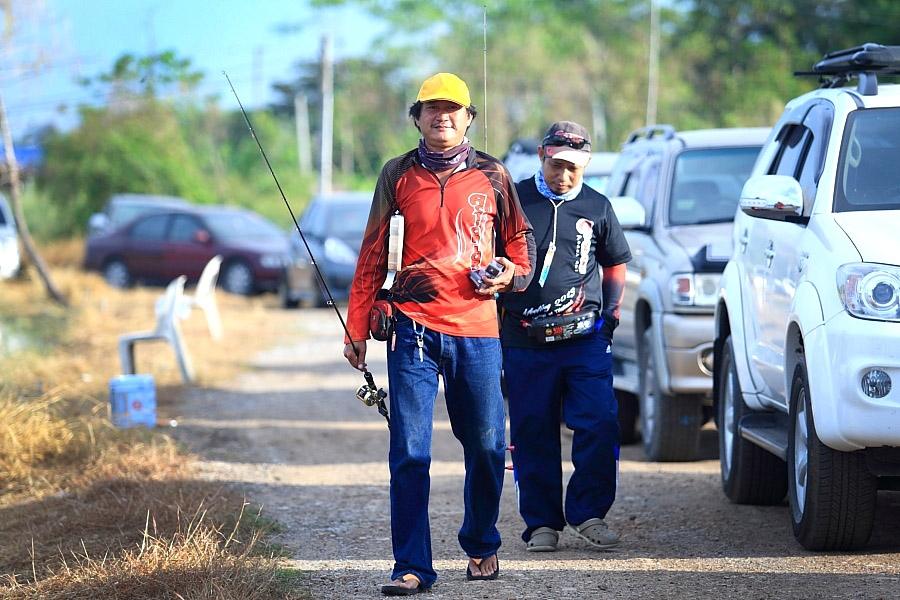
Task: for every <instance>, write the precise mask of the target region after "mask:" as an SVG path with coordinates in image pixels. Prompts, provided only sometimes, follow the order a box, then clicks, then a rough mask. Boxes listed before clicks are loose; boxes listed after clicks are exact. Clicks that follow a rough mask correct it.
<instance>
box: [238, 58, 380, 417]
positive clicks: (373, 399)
mask: <svg viewBox="0 0 900 600" xmlns="http://www.w3.org/2000/svg"><path fill="white" fill-rule="evenodd" d="M222 74H223V75H225V80H226V81H228V86H229V87H230V88H231V93H232V94H234V98H235V100H237V103H238V106H239V107H240V109H241V114H242V115H243V116H244V121H245V122H246V123H247V129H249V130H250V135H251V136H252V137H253V140H254V141H255V142H256V147H257V148H259V153H260V154H261V155H262V157H263V161H265V163H266V167H268V169H269V173H271V175H272V179H274V180H275V187H277V188H278V193H279V194H281V199H282V200H283V201H284V205H285V206H286V207H287V209H288V212H289V213H290V215H291V220H292V221H293V222H294V227H296V229H297V233H299V234H300V239H301V240H302V241H303V245H304V247H305V248H306V253H307V254H308V255H309V260H310V262H311V264H312V266H313V268H314V269H315V272H316V277H317V278H318V280H319V283H320V284H321V285H322V289H323V290H324V291H325V294H326V295H327V296H328V304H329V305H330V306H331V307H332V308H334V312H335V314H336V315H337V317H338V320H339V321H340V322H341V327H342V328H343V329H344V333H345V334H347V339H349V340H350V345H351V346H352V348H353V352H354V353H355V354H356V357H357V358H359V349H358V348H357V347H356V343H355V342H354V341H353V337H352V336H351V335H350V331H349V330H348V329H347V323H346V322H345V321H344V316H343V315H342V314H341V311H340V310H339V309H338V307H337V304H336V303H335V301H334V296H332V295H331V290H330V289H329V288H328V284H327V283H326V281H325V277H323V276H322V271H321V270H320V269H319V265H318V263H317V262H316V257H315V256H314V255H313V253H312V250H311V249H310V247H309V243H308V242H307V241H306V236H305V235H303V230H302V229H301V228H300V223H299V222H298V221H297V217H296V216H295V215H294V210H293V209H292V208H291V204H290V202H288V199H287V196H286V195H285V193H284V190H283V189H282V187H281V183H280V182H279V181H278V176H277V175H275V169H273V168H272V163H270V162H269V157H268V156H267V155H266V151H265V150H264V149H263V146H262V143H261V142H260V141H259V138H258V137H257V135H256V131H255V130H254V129H253V123H251V122H250V116H249V115H248V114H247V111H246V110H244V104H243V103H242V102H241V99H240V97H239V96H238V93H237V90H235V89H234V84H233V83H231V78H230V77H229V76H228V73H226V72H225V71H222ZM362 372H363V377H364V378H365V380H366V383H365V384H364V385H361V386H360V387H359V389H358V390H356V397H357V399H359V400H360V401H361V402H362V403H363V404H365V405H366V406H374V407H376V408H377V409H378V412H379V414H381V416H383V417H384V419H385V421H387V424H388V428H390V426H391V419H390V416H389V415H388V409H387V405H386V404H385V401H384V399H385V398H387V392H385V391H384V389H383V388H380V387H378V386H376V385H375V378H374V377H373V376H372V373H371V372H370V371H369V370H368V369H366V368H363V369H362Z"/></svg>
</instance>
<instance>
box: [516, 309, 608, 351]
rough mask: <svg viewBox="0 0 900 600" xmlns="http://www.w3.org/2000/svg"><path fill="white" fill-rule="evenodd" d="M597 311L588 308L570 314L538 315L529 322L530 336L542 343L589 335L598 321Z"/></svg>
mask: <svg viewBox="0 0 900 600" xmlns="http://www.w3.org/2000/svg"><path fill="white" fill-rule="evenodd" d="M597 316H598V315H597V311H596V310H588V311H584V312H578V313H572V314H569V315H549V316H546V317H537V318H535V319H532V320H531V321H529V322H528V324H527V325H526V326H527V328H528V329H527V331H528V336H529V337H531V338H532V339H534V340H535V341H537V342H540V343H542V344H552V343H554V342H562V341H565V340H570V339H572V338H575V337H581V336H584V335H588V334H590V333H592V332H593V331H594V325H595V324H596V323H597Z"/></svg>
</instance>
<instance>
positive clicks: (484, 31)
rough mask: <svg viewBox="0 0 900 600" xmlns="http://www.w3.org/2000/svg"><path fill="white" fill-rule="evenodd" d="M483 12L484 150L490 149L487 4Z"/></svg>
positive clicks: (483, 7)
mask: <svg viewBox="0 0 900 600" xmlns="http://www.w3.org/2000/svg"><path fill="white" fill-rule="evenodd" d="M482 9H483V12H482V13H481V15H482V21H481V35H482V38H481V39H482V48H483V49H484V118H482V120H481V122H482V123H484V125H483V127H482V128H483V129H484V151H485V152H487V151H488V147H487V145H488V143H487V142H488V130H487V4H485V5H483V6H482Z"/></svg>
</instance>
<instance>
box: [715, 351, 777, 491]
mask: <svg viewBox="0 0 900 600" xmlns="http://www.w3.org/2000/svg"><path fill="white" fill-rule="evenodd" d="M716 366H717V370H718V377H719V397H718V398H716V404H717V408H718V412H719V414H718V418H719V427H718V429H719V468H720V471H721V474H722V490H723V491H724V492H725V495H726V496H728V499H729V500H731V501H732V502H734V503H736V504H779V503H780V502H781V501H782V500H784V495H785V494H786V493H787V463H785V462H784V461H783V460H781V459H780V458H778V457H777V456H775V455H774V454H772V453H771V452H768V451H766V450H763V449H762V448H760V447H759V446H757V445H756V444H753V443H751V442H749V441H748V440H745V439H744V438H742V437H741V435H740V432H739V431H738V423H740V420H741V417H743V416H744V415H746V414H748V413H749V412H750V410H749V409H748V408H747V406H746V405H745V404H744V400H743V397H742V396H741V385H740V382H739V381H738V377H737V369H736V368H735V365H734V347H733V346H732V342H731V336H729V337H728V338H727V339H726V340H725V344H724V345H723V347H722V358H721V361H720V364H718V365H716Z"/></svg>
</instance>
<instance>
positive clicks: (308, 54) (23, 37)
mask: <svg viewBox="0 0 900 600" xmlns="http://www.w3.org/2000/svg"><path fill="white" fill-rule="evenodd" d="M30 2H36V3H37V4H36V6H40V5H43V10H40V11H38V12H37V15H36V16H34V18H31V17H32V14H25V15H20V16H18V23H19V29H18V30H17V33H16V38H15V39H14V40H13V44H15V47H16V48H17V51H16V54H15V56H14V57H13V62H17V63H18V64H22V63H27V62H31V61H30V60H29V59H30V58H32V57H35V56H41V55H43V60H42V63H43V65H42V66H41V67H40V68H39V69H30V68H28V69H21V68H15V69H14V68H10V67H0V92H2V93H3V98H4V101H5V102H6V106H7V111H8V113H9V119H10V124H11V126H12V128H13V133H14V135H16V136H19V135H21V134H22V133H23V132H25V131H27V130H28V129H31V128H35V127H39V126H40V125H42V124H44V123H47V122H54V123H56V124H57V125H58V126H61V127H68V126H71V125H72V124H73V123H74V122H75V117H74V116H73V111H71V110H68V111H60V106H62V105H68V106H70V107H72V106H75V105H77V104H78V103H90V102H91V94H90V93H89V92H88V91H87V90H85V89H83V88H82V87H80V86H79V85H78V84H77V83H76V82H75V81H76V79H77V78H78V77H85V76H88V77H89V76H93V75H96V74H98V73H101V72H106V71H109V70H110V68H111V67H112V64H113V61H114V60H115V59H116V58H118V57H119V56H121V55H122V54H124V53H126V52H130V53H134V54H137V55H139V56H142V55H146V54H148V53H150V52H154V51H156V52H159V51H162V50H167V49H174V50H175V51H176V52H177V54H178V55H179V56H181V57H185V58H189V59H191V61H192V63H193V65H194V66H195V67H196V68H198V69H200V70H202V71H204V72H205V74H206V77H205V79H204V84H203V85H202V87H201V94H203V95H209V94H218V95H219V96H220V98H221V103H222V105H223V106H228V107H230V106H232V105H233V104H234V102H233V100H232V98H231V95H230V92H228V88H227V86H226V82H225V81H224V78H223V77H222V75H221V72H222V71H223V70H225V71H227V72H228V74H229V76H230V77H231V79H232V81H233V82H234V84H235V87H236V88H237V89H238V92H239V93H240V94H241V99H242V100H243V101H244V104H245V105H249V106H254V105H258V104H263V103H265V102H266V101H268V100H270V99H271V98H272V96H271V95H270V92H269V89H270V84H271V83H273V82H275V81H283V80H285V79H286V78H287V77H289V76H290V75H291V73H292V72H293V71H292V68H291V67H292V65H293V64H294V63H295V62H296V61H298V60H301V59H308V58H312V57H314V56H316V55H317V54H318V52H319V48H320V44H321V36H322V35H323V34H324V33H329V34H331V36H332V39H333V48H334V54H335V55H336V56H338V57H340V56H348V55H358V54H361V53H363V52H365V50H366V49H367V48H368V47H369V44H370V42H371V41H372V39H373V38H374V37H375V36H376V35H377V34H379V33H381V31H382V30H383V26H382V25H381V24H379V23H377V21H375V20H374V19H373V18H372V17H370V16H369V15H367V14H366V13H364V12H362V11H360V10H359V9H355V8H346V7H344V8H329V9H314V8H311V7H310V6H309V3H308V2H307V1H306V0H281V1H279V0H43V2H41V0H27V2H25V4H29V3H30ZM14 4H19V5H20V6H21V3H19V2H14ZM24 10H26V11H27V10H29V9H24ZM283 25H293V26H296V27H295V30H294V31H292V32H290V33H281V32H279V29H278V26H283ZM8 53H9V52H8V50H7V57H6V60H5V61H4V62H6V63H7V64H9V56H8Z"/></svg>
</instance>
